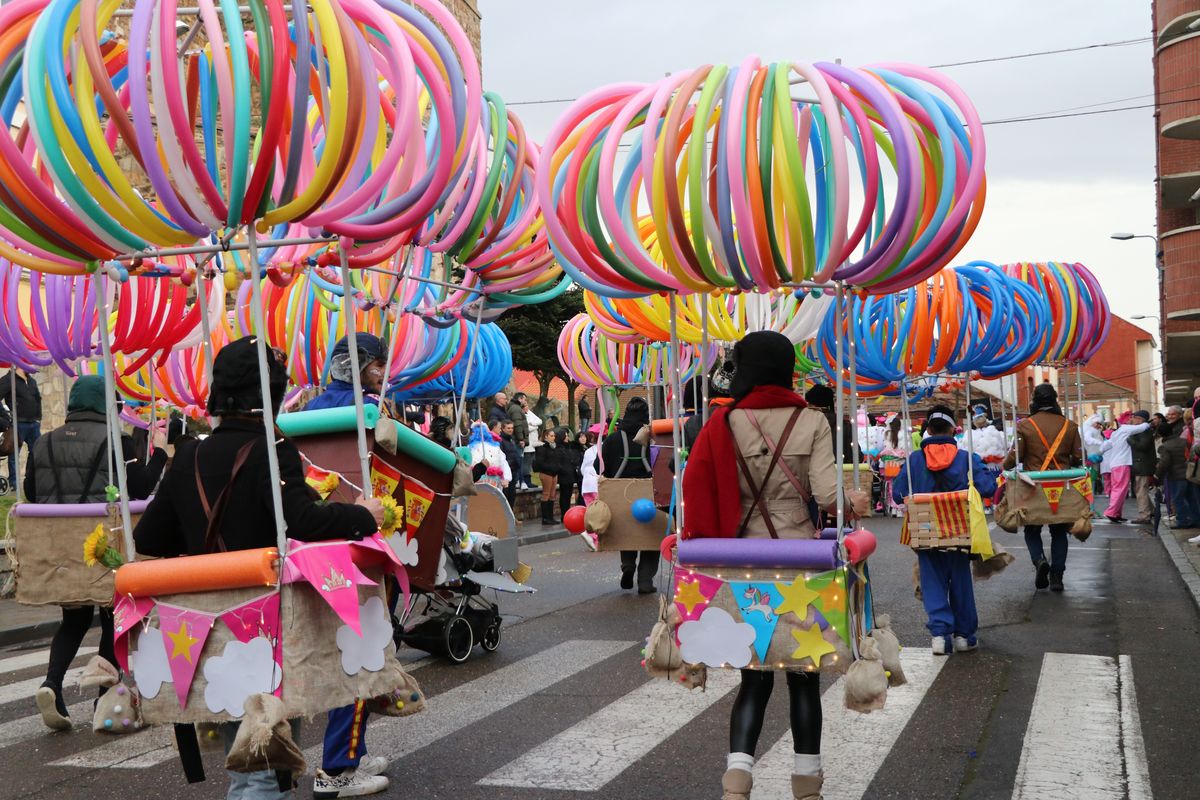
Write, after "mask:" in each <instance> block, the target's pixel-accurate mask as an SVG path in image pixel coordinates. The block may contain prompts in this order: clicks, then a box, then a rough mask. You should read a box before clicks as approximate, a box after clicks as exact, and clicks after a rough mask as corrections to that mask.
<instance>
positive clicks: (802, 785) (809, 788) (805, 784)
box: [727, 773, 825, 800]
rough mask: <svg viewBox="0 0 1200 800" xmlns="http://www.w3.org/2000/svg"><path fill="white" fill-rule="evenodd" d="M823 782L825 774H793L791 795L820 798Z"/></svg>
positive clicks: (798, 799) (802, 798)
mask: <svg viewBox="0 0 1200 800" xmlns="http://www.w3.org/2000/svg"><path fill="white" fill-rule="evenodd" d="M727 774H728V773H727ZM824 782H825V776H824V775H823V774H822V775H793V776H792V797H794V798H796V800H821V784H822V783H824Z"/></svg>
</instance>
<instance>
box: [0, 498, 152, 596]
mask: <svg viewBox="0 0 1200 800" xmlns="http://www.w3.org/2000/svg"><path fill="white" fill-rule="evenodd" d="M141 516H142V515H141V514H133V515H132V520H133V524H134V525H135V526H136V525H137V523H138V520H139V519H140V518H141ZM97 523H104V525H105V526H106V527H109V528H114V527H115V528H118V529H119V528H120V527H121V522H120V518H119V516H118V517H116V518H111V517H18V516H14V517H13V518H12V526H13V531H12V538H13V554H14V559H13V561H14V570H13V571H14V573H15V575H16V579H17V602H18V603H23V604H25V605H31V606H42V605H61V606H70V605H94V606H111V605H112V604H113V575H114V573H113V571H112V570H110V569H109V568H108V567H105V566H103V565H100V564H97V565H96V566H94V567H89V566H88V565H87V564H85V563H84V562H83V542H84V540H85V539H87V537H88V536H89V535H90V534H91V532H92V531H93V530H95V528H96V524H97ZM109 542H110V543H111V545H112V546H113V547H115V548H116V549H118V550H121V551H124V549H125V548H124V546H123V545H124V542H123V537H122V535H121V534H120V533H119V532H114V533H112V534H111V536H110V538H109Z"/></svg>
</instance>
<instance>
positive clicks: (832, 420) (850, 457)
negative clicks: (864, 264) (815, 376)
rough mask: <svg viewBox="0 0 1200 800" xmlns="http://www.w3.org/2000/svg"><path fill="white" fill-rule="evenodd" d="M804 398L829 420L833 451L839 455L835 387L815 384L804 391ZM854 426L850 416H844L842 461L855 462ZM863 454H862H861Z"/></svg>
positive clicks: (812, 407) (814, 409) (813, 408)
mask: <svg viewBox="0 0 1200 800" xmlns="http://www.w3.org/2000/svg"><path fill="white" fill-rule="evenodd" d="M804 400H805V402H806V403H808V407H809V408H811V409H812V410H813V411H820V412H821V413H822V414H824V415H825V419H826V420H828V421H829V432H830V433H831V434H832V435H833V445H834V447H833V452H834V455H837V409H836V408H835V405H836V403H835V398H834V394H833V389H831V388H829V387H828V386H826V385H825V384H823V383H817V384H813V387H812V388H811V389H809V390H808V391H807V392H805V393H804ZM853 431H854V426H853V425H851V424H850V417H847V416H843V417H842V462H843V463H848V464H853V463H854V433H853ZM860 455H861V454H860Z"/></svg>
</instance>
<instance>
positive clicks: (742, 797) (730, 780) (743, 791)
mask: <svg viewBox="0 0 1200 800" xmlns="http://www.w3.org/2000/svg"><path fill="white" fill-rule="evenodd" d="M753 786H754V778H753V776H751V775H750V773H749V772H747V771H746V770H744V769H727V770H725V776H724V777H723V778H721V788H722V789H724V790H725V793H724V794H723V795H721V800H750V789H751V788H752V787H753Z"/></svg>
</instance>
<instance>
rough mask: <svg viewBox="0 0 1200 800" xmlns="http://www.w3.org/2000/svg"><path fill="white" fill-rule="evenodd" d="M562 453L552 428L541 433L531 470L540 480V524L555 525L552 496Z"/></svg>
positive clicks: (555, 486)
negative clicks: (540, 440)
mask: <svg viewBox="0 0 1200 800" xmlns="http://www.w3.org/2000/svg"><path fill="white" fill-rule="evenodd" d="M562 461H563V454H562V452H561V451H560V449H559V447H558V441H557V435H556V434H555V432H554V429H553V428H547V429H546V430H545V431H544V432H543V433H542V443H541V444H540V445H538V446H537V449H536V450H534V451H533V471H534V472H536V473H538V477H539V478H540V479H541V482H542V524H543V525H557V524H558V520H556V519H555V518H554V496H555V494H554V493H555V491H556V490H557V488H558V476H559V473H561V472H562V467H563V464H562Z"/></svg>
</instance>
